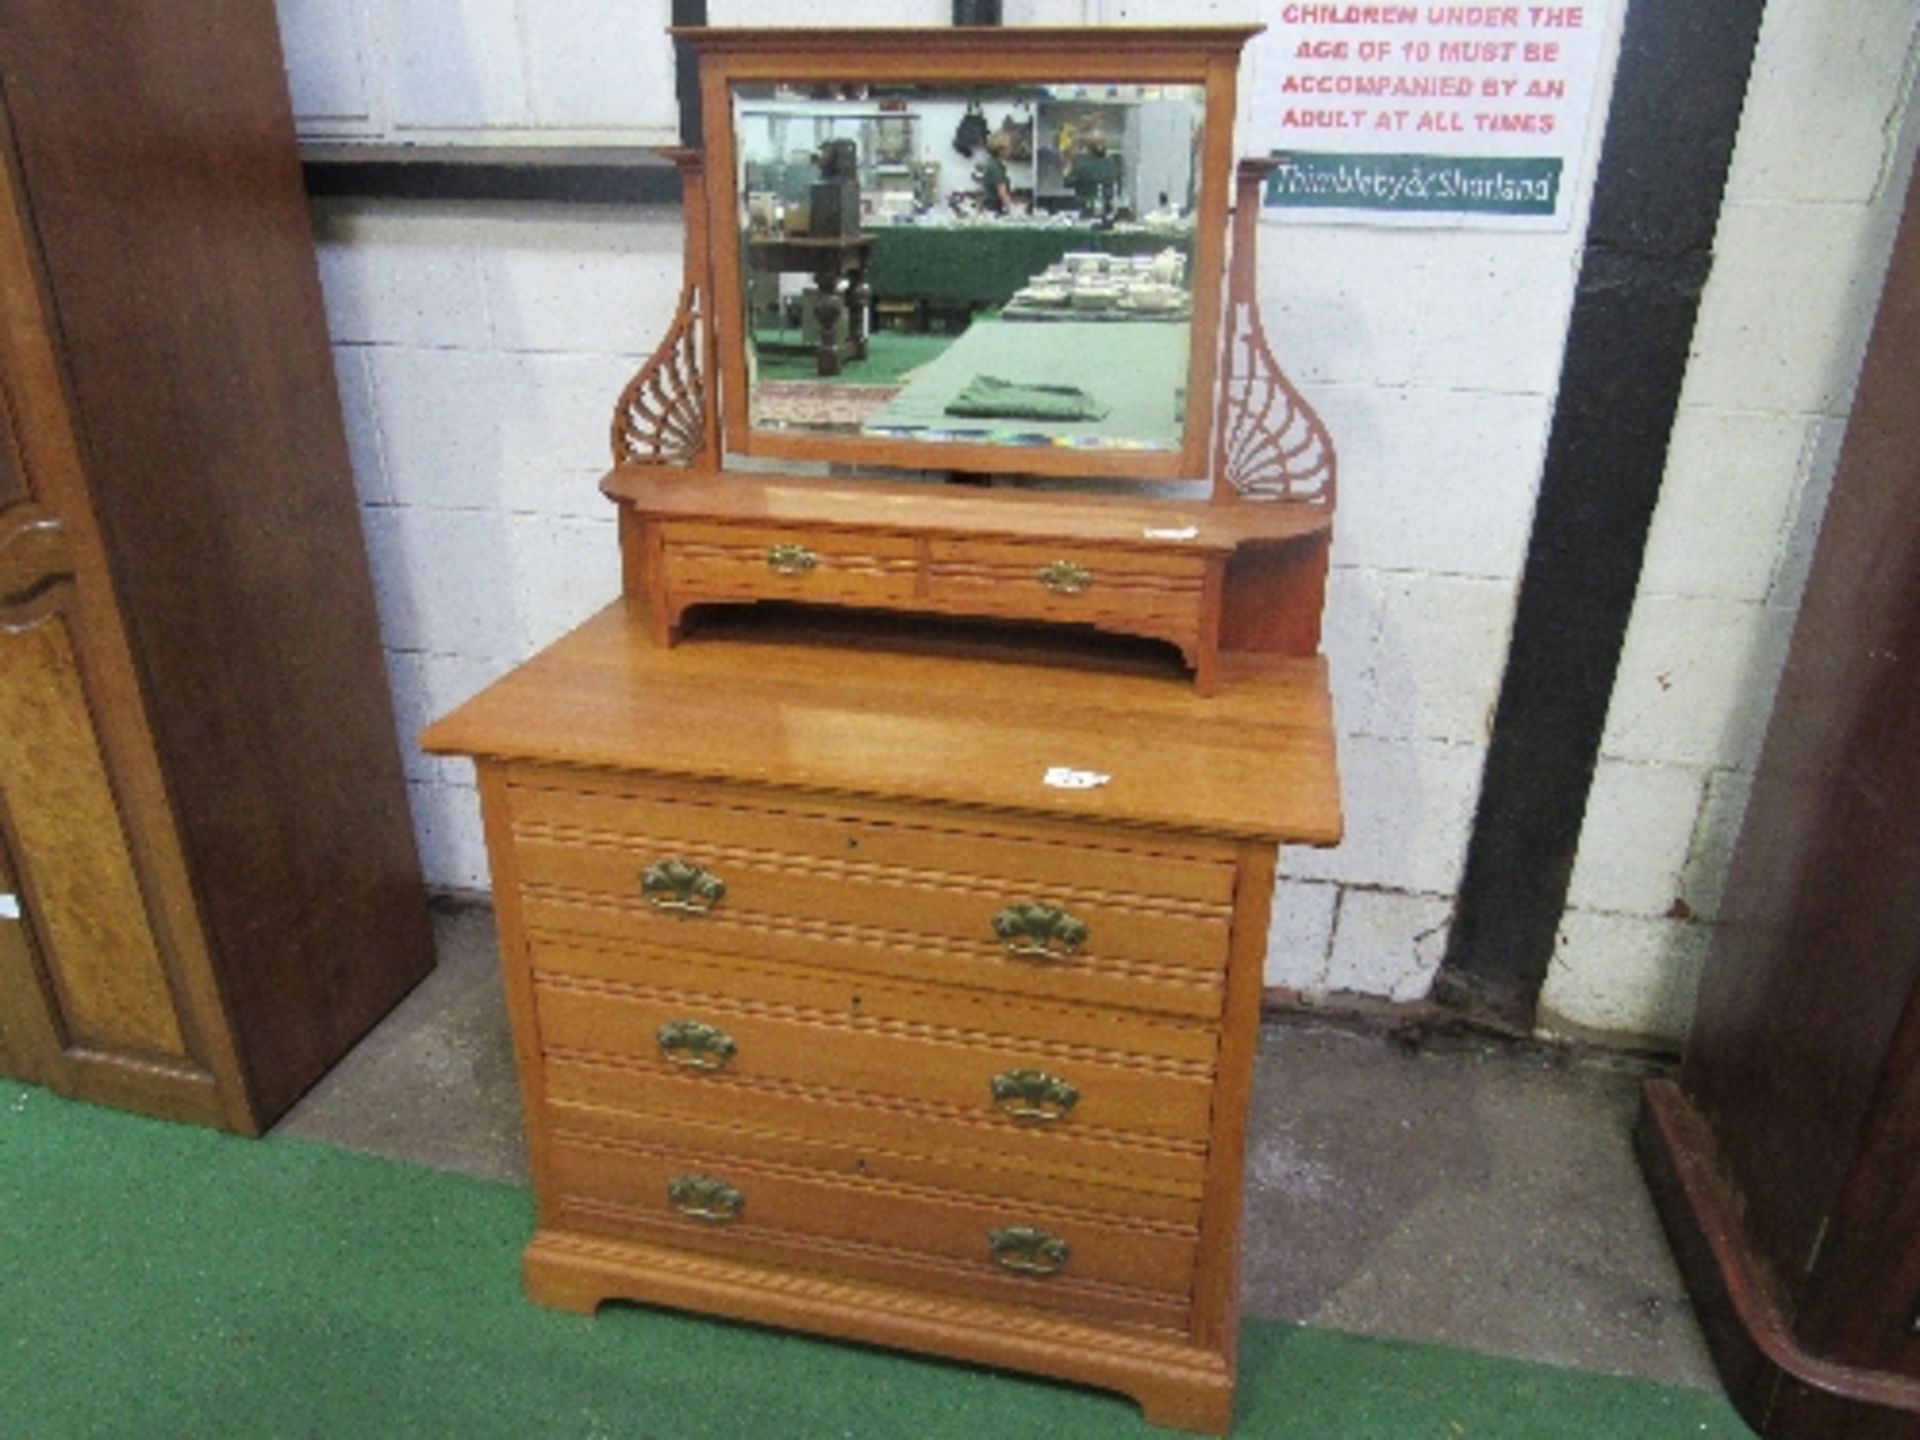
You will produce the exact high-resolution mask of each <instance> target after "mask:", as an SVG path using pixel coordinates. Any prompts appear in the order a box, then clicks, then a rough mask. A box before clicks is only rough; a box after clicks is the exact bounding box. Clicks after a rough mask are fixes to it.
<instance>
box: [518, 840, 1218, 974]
mask: <svg viewBox="0 0 1920 1440" xmlns="http://www.w3.org/2000/svg"><path fill="white" fill-rule="evenodd" d="M516 858H517V860H518V863H519V869H520V878H521V881H522V883H523V884H525V885H527V886H529V887H540V888H543V889H549V890H557V891H566V892H572V893H575V894H584V895H588V896H592V897H594V898H597V899H602V900H613V901H627V900H630V901H633V902H636V903H637V904H638V905H639V907H640V909H641V910H642V911H643V912H646V913H649V914H650V915H651V916H652V917H653V918H654V920H655V922H656V923H655V924H653V925H652V926H649V927H648V934H647V935H646V937H645V938H649V939H655V938H658V939H665V938H667V937H668V936H671V937H673V938H674V939H676V940H678V941H679V942H680V943H682V944H686V945H705V943H706V942H705V941H704V940H703V939H702V938H701V932H702V930H703V928H704V927H705V924H706V922H708V921H710V920H712V919H714V918H715V917H717V916H726V917H728V918H730V919H732V920H733V921H734V922H735V923H736V924H745V923H753V924H758V925H763V926H764V925H775V926H778V925H788V926H791V925H793V924H796V923H799V924H812V925H833V926H844V927H851V928H853V929H857V930H860V931H862V932H866V933H884V934H890V935H905V936H914V937H919V938H924V939H938V940H942V941H949V942H960V943H965V944H973V945H978V946H982V947H984V948H986V949H988V950H999V951H1001V952H1002V953H1011V954H1015V955H1025V956H1028V957H1029V958H1031V959H1033V960H1034V961H1035V962H1036V963H1043V964H1054V963H1062V962H1071V961H1074V960H1078V959H1081V958H1082V957H1084V959H1085V961H1086V962H1087V963H1089V964H1091V963H1096V962H1099V961H1102V960H1114V961H1119V962H1135V963H1144V964H1147V965H1154V966H1167V967H1180V968H1184V969H1189V970H1207V971H1215V970H1220V969H1222V968H1224V966H1225V965H1226V958H1227V932H1228V923H1229V919H1230V914H1229V912H1227V911H1226V910H1211V909H1208V908H1205V907H1200V906H1190V905H1182V904H1180V903H1178V902H1173V901H1167V902H1161V903H1159V904H1153V903H1147V902H1142V901H1141V900H1139V899H1137V898H1136V897H1133V896H1116V895H1113V894H1112V893H1110V892H1107V891H1101V890H1085V889H1080V888H1076V887H1068V886H1064V885H1028V884H1022V883H1021V882H1018V881H1006V880H997V879H980V878H976V877H974V876H967V875H948V874H941V873H937V872H928V871H911V870H902V869H895V868H891V867H885V866H876V865H870V864H867V863H866V862H864V861H849V860H840V859H820V858H817V857H813V856H802V855H787V854H779V853H775V852H768V851H764V850H746V849H739V848H735V847H733V846H718V845H706V844H698V843H690V842H688V841H685V840H681V839H677V838H676V839H662V840H655V841H649V840H643V839H637V838H636V839H625V838H622V839H613V838H601V837H598V836H588V835H535V834H530V833H523V834H522V835H521V836H520V837H519V841H518V845H517V847H516ZM675 862H678V865H677V866H676V864H675ZM716 887H718V888H716ZM1036 906H1038V907H1041V908H1039V909H1034V908H1031V907H1036ZM1022 907H1029V908H1027V909H1025V910H1023V909H1022ZM1009 916H1013V917H1015V918H1012V919H1009V918H1007V917H1009ZM1021 916H1032V917H1034V918H1032V919H1030V920H1022V919H1021V918H1020V917H1021ZM667 927H670V928H667ZM1003 930H1010V931H1011V932H1012V933H1003ZM636 938H641V937H639V936H636Z"/></svg>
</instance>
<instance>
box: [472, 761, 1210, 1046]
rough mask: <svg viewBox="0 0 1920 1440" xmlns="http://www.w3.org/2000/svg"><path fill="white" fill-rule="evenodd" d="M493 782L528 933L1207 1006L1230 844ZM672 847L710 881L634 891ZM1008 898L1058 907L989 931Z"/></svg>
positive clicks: (679, 793) (673, 791)
mask: <svg viewBox="0 0 1920 1440" xmlns="http://www.w3.org/2000/svg"><path fill="white" fill-rule="evenodd" d="M700 793H701V794H709V793H712V792H700ZM722 793H724V792H722ZM510 794H511V797H512V798H511V806H512V808H511V815H512V825H513V829H514V835H515V850H516V859H517V862H518V868H519V873H520V878H521V881H522V885H523V895H522V903H523V907H524V912H525V921H526V924H527V926H528V928H529V929H531V930H536V931H541V932H549V933H555V934H573V935H579V936H591V937H595V938H599V939H604V940H613V941H618V942H623V943H630V944H635V945H652V946H667V947H671V948H684V949H696V950H701V951H705V952H708V953H724V954H732V955H740V956H746V957H752V958H758V959H765V960H776V961H788V962H795V963H800V964H811V965H827V966H834V967H837V968H842V969H848V970H857V971H863V972H867V973H872V974H878V975H897V976H901V977H908V978H912V979H915V980H919V981H926V980H933V981H938V982H942V983H952V984H957V985H965V986H969V987H972V988H976V989H977V988H988V989H995V990H1008V991H1013V992H1017V993H1019V994H1022V995H1028V996H1033V997H1035V998H1039V999H1075V1000H1079V1001H1082V1002H1088V1003H1094V1004H1109V1005H1118V1006H1126V1007H1130V1008H1135V1009H1146V1010H1155V1011H1161V1012H1164V1013H1168V1014H1175V1015H1182V1016H1186V1017H1189V1018H1192V1019H1198V1020H1210V1019H1213V1018H1215V1017H1217V1016H1218V1015H1219V1013H1220V1009H1221V1004H1222V1000H1223V993H1224V991H1223V985H1224V969H1225V959H1226V952H1227V942H1228V935H1229V930H1230V924H1231V919H1232V902H1233V891H1234V884H1235V876H1236V873H1237V872H1236V869H1235V865H1234V862H1233V859H1232V858H1231V855H1230V852H1223V851H1222V850H1219V849H1215V850H1211V851H1210V850H1208V849H1207V848H1205V847H1204V846H1197V847H1195V848H1194V849H1193V850H1190V851H1188V852H1186V853H1182V852H1180V851H1179V850H1177V849H1173V848H1171V847H1168V848H1165V849H1162V848H1155V847H1153V846H1151V845H1150V844H1148V843H1143V844H1142V845H1141V846H1140V847H1139V848H1119V847H1102V846H1098V845H1093V846H1089V845H1085V844H1080V843H1076V842H1077V841H1079V839H1080V838H1081V836H1082V834H1083V833H1084V832H1081V831H1079V830H1077V829H1073V828H1069V827H1063V826H1047V825H1032V826H1019V825H1017V824H1013V823H1012V822H1009V828H1008V829H1006V830H1003V831H987V830H968V829H962V828H957V827H956V828H943V827H941V826H937V825H930V824H927V823H924V822H917V823H916V822H915V821H914V820H912V819H911V818H910V817H909V813H908V812H905V811H902V810H897V809H889V808H887V807H882V806H869V807H862V808H859V809H850V810H849V811H847V812H844V813H834V812H831V811H824V810H817V809H809V808H807V807H805V806H795V807H794V808H791V809H756V808H754V807H751V806H746V805H740V804H731V803H726V802H725V801H724V800H717V799H716V800H706V799H699V798H693V796H692V795H691V794H690V793H689V792H687V791H685V790H683V789H679V788H675V787H671V786H667V785H661V786H655V787H641V788H637V789H634V790H630V791H612V790H607V789H599V790H594V789H586V788H582V789H578V790H572V789H569V790H561V789H555V788H550V787H543V786H534V785H516V786H515V787H514V788H513V789H512V790H511V792H510ZM1146 838H1150V837H1143V840H1144V839H1146ZM674 861H678V862H681V864H682V865H683V866H686V867H695V868H697V869H698V870H699V871H701V872H704V874H705V875H707V876H711V877H713V878H714V879H716V880H718V882H719V885H720V886H721V887H723V888H721V889H719V890H715V889H713V888H712V887H706V888H705V889H704V890H703V891H702V892H701V893H698V894H695V893H689V894H688V895H687V896H685V897H681V896H679V895H677V894H676V893H674V892H672V891H668V892H667V893H664V894H662V893H658V892H656V893H655V894H654V895H652V896H648V895H647V894H645V893H644V881H645V878H646V876H647V873H648V871H649V869H650V868H651V867H654V866H658V865H666V864H669V863H670V862H674ZM676 873H681V874H690V873H691V872H690V871H681V872H676ZM689 883H695V882H689ZM663 902H664V908H662V904H663ZM1022 904H1040V905H1044V906H1046V907H1049V910H1050V911H1058V912H1061V913H1060V916H1059V917H1057V918H1058V920H1059V928H1060V929H1061V930H1062V931H1063V933H1060V934H1055V935H1053V936H1051V937H1050V936H1048V935H1047V934H1045V933H1044V922H1045V920H1047V919H1052V918H1056V917H1053V916H1051V915H1050V914H1047V913H1046V912H1031V911H1029V912H1026V913H1027V914H1034V913H1040V914H1041V915H1042V921H1041V925H1040V928H1041V930H1042V932H1043V933H1040V934H1035V933H1032V932H1031V930H1027V931H1023V930H1022V929H1021V928H1020V927H1019V926H1018V925H1013V926H1010V927H1008V928H1009V930H1010V933H1008V934H1006V935H1002V934H1000V933H999V932H998V931H996V928H995V921H996V918H997V917H1000V916H1002V915H1003V914H1005V913H1007V912H1009V911H1012V910H1014V908H1015V907H1016V906H1019V905H1022ZM1069 925H1077V926H1079V927H1081V928H1080V929H1079V930H1078V931H1077V932H1072V931H1067V930H1066V927H1067V926H1069ZM1068 940H1074V941H1077V944H1076V945H1075V946H1074V948H1073V949H1072V950H1071V951H1070V952H1069V950H1068V948H1067V945H1066V942H1067V941H1068Z"/></svg>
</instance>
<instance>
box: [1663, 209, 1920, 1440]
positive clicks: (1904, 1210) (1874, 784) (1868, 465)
mask: <svg viewBox="0 0 1920 1440" xmlns="http://www.w3.org/2000/svg"><path fill="white" fill-rule="evenodd" d="M1915 201H1916V195H1915V194H1914V193H1910V194H1909V196H1908V202H1907V214H1906V219H1905V223H1904V225H1903V228H1902V231H1901V234H1900V238H1899V241H1898V244H1897V247H1896V250H1895V253H1894V259H1893V265H1892V269H1891V270H1890V272H1889V273H1888V277H1887V283H1886V291H1885V294H1884V296H1883V298H1882V301H1881V307H1880V314H1879V318H1878V322H1877V325H1876V328H1875V331H1874V335H1873V340H1872V343H1871V346H1870V348H1869V350H1868V352H1867V359H1866V364H1865V368H1864V370H1863V372H1862V375H1861V380H1860V388H1859V392H1858V398H1857V400H1856V402H1855V406H1854V412H1853V417H1852V419H1851V421H1850V422H1849V425H1848V429H1847V436H1846V442H1845V446H1844V449H1843V452H1842V455H1841V460H1840V466H1839V471H1838V474H1837V476H1836V478H1835V481H1834V487H1833V492H1832V498H1831V501H1830V503H1829V505H1828V507H1827V512H1826V517H1825V521H1824V524H1823V527H1822V529H1821V532H1820V542H1819V548H1818V551H1817V553H1816V558H1815V560H1814V565H1813V570H1812V574H1811V576H1810V579H1809V582H1808V587H1807V592H1806V598H1805V602H1804V605H1803V608H1802V610H1801V614H1800V618H1799V621H1798V625H1797V628H1796V630H1795V632H1794V639H1793V645H1792V650H1791V653H1790V656H1789V658H1788V661H1787V666H1786V672H1785V675H1784V677H1783V679H1782V680H1781V684H1780V690H1779V695H1778V698H1777V700H1776V701H1775V704H1774V710H1773V717H1772V721H1771V724H1770V728H1769V730H1768V734H1767V740H1766V746H1765V750H1764V752H1763V755H1762V759H1761V763H1760V768H1759V772H1758V775H1757V778H1756V781H1755V786H1754V792H1753V798H1752V801H1751V803H1750V805H1749V808H1748V811H1747V816H1746V820H1745V823H1744V828H1743V830H1742V833H1741V837H1740V842H1739V847H1738V851H1737V854H1736V858H1735V862H1734V867H1733V872H1732V875H1731V877H1730V880H1729V886H1728V893H1727V899H1726V903H1725V912H1724V914H1723V916H1722V924H1721V926H1720V930H1719V932H1718V934H1717V936H1716V939H1715V943H1714V948H1713V950H1712V953H1711V956H1710V958H1709V961H1708V965H1707V971H1706V976H1705V980H1704V982H1703V984H1702V987H1701V992H1700V1000H1699V1009H1698V1013H1697V1016H1696V1018H1695V1021H1694V1027H1693V1033H1692V1035H1691V1037H1690V1039H1689V1042H1688V1046H1687V1052H1686V1059H1685V1063H1684V1067H1683V1069H1682V1072H1681V1076H1680V1080H1679V1083H1678V1084H1677V1085H1675V1084H1664V1083H1663V1084H1656V1085H1652V1086H1650V1087H1649V1089H1648V1092H1647V1103H1646V1108H1645V1112H1644V1114H1643V1117H1642V1123H1641V1128H1640V1136H1639V1140H1640V1150H1641V1156H1642V1159H1643V1162H1644V1164H1645V1166H1646V1169H1647V1173H1648V1175H1649V1178H1650V1180H1651V1181H1652V1184H1653V1188H1654V1193H1655V1196H1656V1198H1657V1199H1658V1201H1659V1203H1660V1207H1661V1213H1662V1216H1663V1217H1664V1219H1665V1221H1666V1224H1667V1227H1668V1231H1669V1234H1670V1236H1671V1238H1672V1239H1673V1242H1674V1245H1675V1249H1676V1253H1677V1254H1678V1255H1679V1257H1680V1260H1681V1262H1682V1268H1683V1270H1684V1271H1685V1273H1686V1275H1687V1278H1688V1281H1689V1284H1690V1287H1691V1289H1692V1291H1693V1294H1694V1296H1695V1299H1696V1301H1697V1303H1698V1304H1699V1307H1700V1311H1701V1318H1702V1321H1703V1322H1704V1324H1705V1326H1706V1330H1707V1335H1708V1338H1709V1340H1710V1342H1711V1343H1712V1346H1713V1350H1714V1354H1715V1357H1716V1359H1717V1360H1718V1362H1719V1365H1720V1368H1721V1373H1722V1375H1723V1377H1724V1378H1725V1380H1726V1383H1727V1387H1728V1390H1729V1392H1730V1393H1731V1394H1732V1396H1733V1398H1734V1401H1735V1403H1736V1404H1738V1405H1739V1407H1740V1409H1741V1411H1742V1412H1743V1413H1744V1414H1745V1415H1746V1417H1747V1418H1748V1420H1750V1421H1751V1422H1752V1424H1753V1425H1754V1427H1755V1429H1757V1430H1758V1431H1759V1432H1760V1433H1761V1434H1762V1435H1764V1436H1767V1437H1769V1440H1774V1437H1778V1440H1914V1437H1920V409H1916V407H1915V406H1914V404H1913V396H1912V389H1913V377H1914V376H1915V375H1916V374H1920V206H1917V205H1916V203H1915Z"/></svg>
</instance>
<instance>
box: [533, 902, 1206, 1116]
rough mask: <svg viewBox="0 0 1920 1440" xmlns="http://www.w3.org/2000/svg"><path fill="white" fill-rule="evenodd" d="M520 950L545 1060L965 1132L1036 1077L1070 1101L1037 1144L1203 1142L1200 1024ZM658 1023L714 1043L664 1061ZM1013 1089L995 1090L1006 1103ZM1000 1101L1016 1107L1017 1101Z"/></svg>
mask: <svg viewBox="0 0 1920 1440" xmlns="http://www.w3.org/2000/svg"><path fill="white" fill-rule="evenodd" d="M530 949H531V962H532V966H533V972H534V991H535V996H536V1014H537V1020H538V1024H539V1034H540V1041H541V1048H542V1049H543V1050H544V1051H545V1052H546V1053H547V1054H548V1055H549V1056H558V1055H560V1054H570V1055H575V1056H583V1057H592V1056H599V1057H607V1058H614V1059H620V1060H625V1061H630V1062H632V1061H638V1062H644V1063H645V1064H646V1065H649V1066H654V1067H658V1068H660V1069H662V1070H666V1069H668V1068H669V1067H674V1066H676V1065H684V1064H687V1063H697V1062H700V1061H702V1060H716V1059H719V1060H723V1061H724V1072H723V1073H725V1074H726V1075H727V1076H728V1077H729V1078H733V1079H738V1080H741V1081H753V1082H762V1083H769V1084H776V1085H778V1084H786V1085H806V1086H813V1087H818V1088H820V1089H823V1090H829V1091H836V1092H840V1093H843V1094H851V1095H862V1096H866V1097H870V1098H871V1099H872V1100H873V1101H874V1102H875V1103H880V1104H885V1103H889V1102H893V1101H902V1102H907V1103H909V1104H913V1105H920V1106H934V1107H938V1108H940V1109H941V1110H942V1111H943V1112H944V1113H947V1114H951V1115H958V1116H962V1117H965V1118H967V1119H969V1120H977V1121H992V1120H994V1119H995V1118H996V1117H997V1115H998V1114H999V1111H998V1109H997V1104H996V1099H995V1094H994V1082H995V1080H996V1078H997V1077H1003V1076H1018V1075H1020V1074H1021V1073H1022V1072H1025V1071H1039V1072H1041V1073H1042V1074H1044V1075H1048V1076H1052V1077H1054V1078H1056V1079H1057V1080H1059V1081H1062V1082H1064V1083H1065V1084H1067V1085H1069V1086H1071V1087H1072V1088H1073V1090H1074V1091H1075V1092H1076V1099H1075V1101H1074V1102H1073V1104H1072V1107H1071V1111H1070V1113H1069V1114H1068V1115H1067V1116H1066V1117H1065V1118H1064V1119H1062V1120H1061V1121H1059V1122H1057V1123H1055V1124H1053V1125H1050V1126H1049V1129H1050V1130H1057V1131H1059V1132H1061V1133H1068V1132H1073V1133H1078V1132H1080V1131H1092V1132H1099V1133H1111V1134H1120V1135H1140V1136H1158V1137H1162V1138H1164V1139H1169V1140H1175V1141H1186V1142H1193V1143H1199V1142H1202V1141H1204V1139H1205V1138H1206V1135H1207V1133H1208V1118H1209V1113H1210V1108H1211V1099H1212V1089H1211V1080H1212V1075H1213V1066H1214V1062H1215V1058H1216V1052H1217V1048H1218V1039H1217V1036H1216V1034H1215V1033H1214V1031H1213V1030H1212V1029H1210V1028H1208V1027H1205V1026H1199V1025H1180V1024H1176V1023H1173V1022H1170V1021H1157V1020H1155V1019H1153V1018H1151V1017H1146V1016H1141V1015H1137V1014H1134V1013H1132V1012H1129V1011H1124V1010H1100V1009H1090V1008H1085V1007H1069V1006H1054V1005H1041V1004H1038V1003H1035V1002H1032V1001H1024V1000H1020V999H1018V998H1017V997H1009V996H997V995H991V994H983V993H976V992H968V991H955V990H942V989H937V988H932V987H928V988H924V989H917V990H916V989H910V988H906V987H903V986H897V985H892V984H883V983H877V982H874V981H872V980H870V979H868V978H865V977H858V976H846V975H840V974H835V973H833V972H828V971H806V970H800V969H797V968H792V967H784V966H782V967H774V966H762V965H747V964H742V963H740V962H738V961H737V960H729V959H722V958H718V957H712V956H703V955H700V954H697V953H693V952H661V951H640V950H611V949H598V948H589V947H586V946H582V945H577V944H566V943H560V942H553V941H547V940H544V939H540V938H536V939H534V940H533V941H532V943H531V946H530ZM668 1025H688V1026H706V1027H711V1028H712V1029H714V1030H717V1031H718V1032H720V1034H721V1035H722V1036H724V1037H725V1039H724V1043H722V1042H715V1043H714V1044H713V1045H711V1046H707V1045H703V1044H701V1043H700V1040H699V1039H698V1036H699V1034H700V1032H697V1031H696V1032H693V1038H689V1039H686V1040H685V1041H683V1042H682V1043H680V1044H679V1045H678V1046H677V1047H676V1046H675V1045H674V1044H673V1043H672V1042H669V1044H668V1045H667V1046H666V1047H665V1048H663V1046H662V1043H661V1040H660V1038H659V1032H660V1030H661V1028H662V1027H663V1026H668ZM1022 1083H1023V1082H1019V1081H1009V1082H1006V1084H1007V1085H1011V1086H1013V1087H1014V1088H1015V1089H1016V1091H1017V1090H1018V1089H1019V1088H1020V1087H1021V1085H1022ZM1003 1088H1004V1087H1003ZM999 1103H1001V1104H1004V1105H1006V1106H1008V1107H1014V1106H1018V1105H1020V1104H1022V1103H1029V1102H1023V1101H1022V1100H1021V1099H1020V1098H1019V1097H1018V1095H1016V1096H1015V1098H1013V1099H1009V1100H1006V1101H1003V1102H999ZM1030 1103H1041V1104H1044V1103H1046V1102H1044V1100H1042V1101H1037V1102H1030ZM1007 1123H1008V1126H1009V1128H1011V1127H1012V1126H1013V1124H1014V1122H1013V1121H1012V1120H1008V1122H1007ZM1043 1138H1044V1137H1036V1139H1043Z"/></svg>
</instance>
